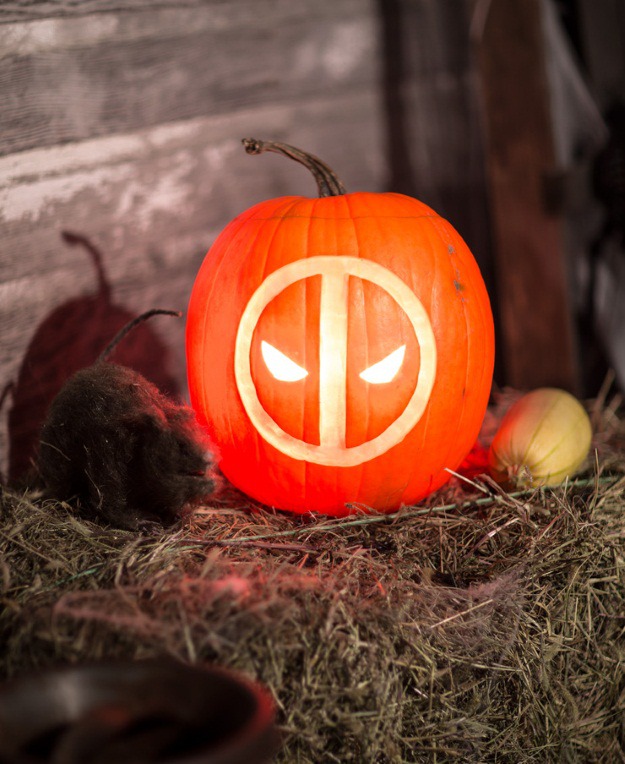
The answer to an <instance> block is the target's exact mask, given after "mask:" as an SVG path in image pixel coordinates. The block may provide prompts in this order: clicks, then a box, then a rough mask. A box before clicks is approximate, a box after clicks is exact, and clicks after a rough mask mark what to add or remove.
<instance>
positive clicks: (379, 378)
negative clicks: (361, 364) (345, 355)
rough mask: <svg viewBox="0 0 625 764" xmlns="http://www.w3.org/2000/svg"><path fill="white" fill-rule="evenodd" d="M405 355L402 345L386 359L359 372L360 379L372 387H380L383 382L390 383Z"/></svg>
mask: <svg viewBox="0 0 625 764" xmlns="http://www.w3.org/2000/svg"><path fill="white" fill-rule="evenodd" d="M405 355H406V346H405V345H402V346H401V347H400V348H397V350H394V351H393V352H392V353H391V354H390V355H387V356H386V358H383V359H382V360H381V361H378V362H377V363H374V364H373V366H369V368H368V369H365V370H364V371H361V372H360V378H361V379H364V380H365V382H371V383H372V384H374V385H380V384H383V383H384V382H390V381H391V380H392V379H393V378H394V377H395V375H396V374H397V372H398V371H399V369H400V368H401V365H402V363H403V362H404V356H405Z"/></svg>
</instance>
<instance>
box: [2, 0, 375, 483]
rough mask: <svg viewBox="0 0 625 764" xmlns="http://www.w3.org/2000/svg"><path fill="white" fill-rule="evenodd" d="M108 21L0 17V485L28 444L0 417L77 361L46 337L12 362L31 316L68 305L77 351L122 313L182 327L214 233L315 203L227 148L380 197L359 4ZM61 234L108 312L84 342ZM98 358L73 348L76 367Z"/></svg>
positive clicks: (207, 8) (181, 372)
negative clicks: (311, 157)
mask: <svg viewBox="0 0 625 764" xmlns="http://www.w3.org/2000/svg"><path fill="white" fill-rule="evenodd" d="M9 5H11V6H12V8H9V7H8V6H9ZM44 6H47V11H48V13H47V12H46V9H45V8H44ZM113 7H114V6H113V4H110V3H109V4H107V3H99V4H98V3H91V4H89V3H87V4H76V5H71V4H67V3H57V4H55V3H44V4H26V3H13V4H7V3H4V4H3V5H2V6H1V7H0V92H2V94H3V103H4V108H3V109H0V122H2V127H1V128H0V247H1V250H0V251H1V255H0V321H1V326H2V333H1V337H0V369H2V382H1V383H0V384H1V386H2V388H4V387H5V386H6V385H7V384H8V383H10V382H14V383H15V382H19V383H20V385H21V386H22V387H23V386H25V385H27V384H29V385H30V387H31V388H32V389H31V390H30V392H29V393H28V394H27V395H26V394H24V393H23V391H20V390H18V391H17V392H18V395H16V394H15V393H14V394H13V396H11V395H9V396H7V397H6V399H5V401H4V405H3V408H2V411H0V415H1V417H2V418H1V422H2V426H1V428H0V449H1V451H2V454H3V460H2V467H1V469H2V470H3V471H5V472H6V471H7V468H8V465H9V462H10V449H11V441H14V442H15V441H16V438H17V435H16V432H15V429H16V428H18V429H19V428H22V429H23V428H24V427H26V429H29V428H31V429H32V423H24V422H23V421H21V422H19V423H16V417H15V416H13V418H11V413H12V409H13V408H15V402H16V399H17V400H18V401H19V402H20V406H21V408H20V411H19V412H18V413H19V414H20V419H23V416H22V415H23V413H24V407H25V405H26V404H25V403H24V400H27V401H29V402H30V403H29V405H30V408H31V409H32V410H35V409H37V407H38V406H39V403H38V402H37V398H38V396H39V395H40V394H41V395H44V394H49V390H47V389H39V388H47V387H48V386H49V384H48V382H47V381H46V379H47V380H48V381H50V382H51V380H52V378H54V380H55V381H56V379H57V377H58V376H59V371H58V369H59V368H60V369H61V370H62V369H63V368H67V369H68V370H69V369H71V368H72V363H73V360H72V359H70V358H67V357H66V358H64V357H63V354H64V353H65V354H69V353H70V352H73V353H75V352H76V344H75V339H74V338H73V337H65V339H64V338H63V336H62V332H63V331H65V332H66V333H67V332H69V333H70V334H71V333H72V329H71V328H68V327H63V326H59V328H58V332H57V334H59V335H60V337H59V342H56V343H53V345H54V348H55V349H56V350H58V351H59V357H58V359H57V360H56V362H55V361H54V359H53V358H50V357H49V356H50V354H51V352H52V350H51V349H50V348H49V349H48V350H47V351H46V352H45V353H43V356H42V355H41V353H39V355H37V354H36V353H35V354H33V353H32V352H29V353H28V354H27V351H29V350H32V348H30V347H29V345H30V343H31V342H32V341H33V339H35V341H37V342H38V341H39V340H40V333H39V334H38V329H39V328H41V327H42V326H44V325H46V324H45V322H46V319H49V318H50V316H53V318H54V320H60V319H59V318H58V316H59V310H60V309H61V308H63V306H72V310H74V309H75V307H76V306H75V303H76V301H77V300H80V299H82V300H83V304H82V305H81V311H82V312H80V311H79V315H80V317H81V321H80V325H76V326H74V328H73V332H74V334H76V335H81V334H87V335H88V334H89V333H91V334H93V335H94V336H93V337H92V339H91V344H93V342H95V339H96V338H97V339H98V340H99V341H102V338H103V337H105V336H107V334H112V333H113V332H114V330H115V329H116V328H117V326H116V322H119V320H121V319H120V316H126V315H128V316H129V315H134V314H136V313H139V312H141V311H142V310H145V309H148V308H151V307H165V308H173V309H181V310H185V308H186V303H187V300H188V295H189V292H190V289H191V286H192V283H193V278H194V274H195V272H196V270H197V268H198V266H199V264H200V262H201V260H202V258H203V256H204V254H205V252H206V250H207V248H208V247H209V245H210V243H211V241H212V240H213V239H214V237H215V235H216V234H217V233H218V231H219V230H220V229H221V228H222V227H223V226H224V225H225V224H226V223H227V222H228V220H230V219H232V218H233V217H234V216H236V215H237V214H238V213H239V212H241V211H242V210H244V209H245V208H246V207H248V206H250V205H251V204H253V203H255V202H257V201H260V200H262V199H265V198H268V197H270V196H276V195H281V194H287V193H303V194H311V195H312V194H314V184H313V182H312V180H311V179H310V178H309V177H307V176H306V173H305V171H304V170H302V169H301V168H298V167H296V166H295V165H290V164H289V163H288V162H281V161H280V160H279V159H277V158H275V157H274V158H267V157H262V158H251V157H248V156H247V155H246V154H245V153H244V151H243V149H242V147H241V145H240V139H241V138H242V137H245V136H248V135H250V134H251V135H257V136H259V137H267V138H272V139H276V140H289V141H291V142H293V143H298V144H300V145H302V146H304V147H306V148H307V149H309V150H311V151H313V152H317V153H319V154H321V155H322V156H323V157H324V158H325V159H326V160H327V161H328V162H330V163H333V164H334V165H335V166H336V167H337V169H338V171H340V172H341V174H342V175H343V177H344V180H345V182H346V183H347V184H348V185H349V186H350V187H353V188H363V189H367V188H368V189H371V190H375V189H377V188H379V187H380V185H381V182H382V170H383V151H382V145H381V144H382V132H381V127H380V118H379V114H380V108H379V98H378V92H377V82H376V76H375V72H376V65H375V62H376V60H377V58H378V53H377V45H378V43H377V35H376V27H375V18H374V15H375V14H374V9H373V7H372V5H371V3H369V2H366V1H365V0H340V1H339V2H333V3H329V2H321V3H319V2H305V3H300V4H297V5H295V4H292V3H287V2H278V3H273V2H255V3H250V2H236V3H222V2H212V3H188V4H187V3H185V4H181V5H179V4H177V3H156V4H152V3H151V4H146V3H143V4H142V3H134V4H133V3H129V4H126V5H125V6H124V10H112V11H111V8H113ZM93 11H102V12H95V13H94V12H93ZM106 11H110V12H106ZM148 11H149V12H148ZM57 13H58V14H60V15H57ZM25 18H28V19H32V20H28V21H24V20H23V19H25ZM2 21H4V22H7V21H9V22H10V23H4V24H3V23H1V22H2ZM3 155H4V156H3ZM63 230H69V231H72V232H74V233H76V234H79V235H80V236H83V237H86V238H87V239H88V240H89V242H90V243H91V244H92V245H93V246H94V247H97V249H98V250H99V251H100V254H101V259H102V268H103V271H104V279H105V282H106V285H107V288H108V289H110V296H109V304H108V306H107V310H108V312H107V310H105V311H104V312H102V311H101V310H100V308H101V305H100V303H98V309H97V310H94V311H93V313H94V314H93V317H92V318H93V323H94V324H100V325H98V326H97V327H96V326H86V325H85V321H86V320H87V317H86V316H85V315H84V311H85V310H86V309H87V308H89V309H93V304H92V303H91V302H89V300H95V299H96V297H97V295H98V294H99V293H100V291H101V290H100V287H99V277H98V273H97V269H96V268H95V267H94V263H93V262H92V258H91V257H90V256H89V254H88V252H87V250H86V249H85V247H82V246H70V245H69V244H67V243H66V242H65V241H63V239H62V237H61V232H62V231H63ZM109 309H110V310H109ZM73 315H75V314H73ZM107 321H109V322H110V329H109V330H108V331H107V327H106V322H107ZM152 332H153V333H154V334H155V335H157V336H160V337H162V339H163V342H164V346H165V347H167V348H168V349H169V350H170V351H171V353H170V357H169V358H168V359H167V360H168V364H169V366H170V370H169V373H170V374H171V375H172V376H173V377H174V379H175V380H176V381H177V383H178V388H179V390H180V391H182V392H184V388H185V361H184V322H183V321H174V320H173V319H169V320H166V319H157V320H156V321H155V322H154V323H153V326H152ZM47 336H49V332H48V335H47ZM63 342H65V348H64V347H63V344H62V343H63ZM59 343H61V346H60V347H59ZM95 352H96V348H94V347H91V346H90V347H89V349H88V351H87V350H85V355H84V358H83V363H84V362H86V359H87V358H88V357H89V354H91V355H93V354H94V353H95ZM25 359H26V362H27V363H29V364H32V363H34V362H36V363H37V364H38V365H40V366H41V365H43V367H44V376H45V377H46V379H42V377H41V374H38V373H36V370H33V369H31V370H30V372H29V370H27V369H24V368H23V364H24V362H25ZM163 361H164V359H155V360H154V364H155V365H158V364H159V363H162V362H163ZM40 371H41V370H40ZM158 373H159V372H158V369H155V370H154V374H153V375H152V376H158ZM29 374H30V376H29ZM28 380H30V381H28ZM55 383H56V382H55Z"/></svg>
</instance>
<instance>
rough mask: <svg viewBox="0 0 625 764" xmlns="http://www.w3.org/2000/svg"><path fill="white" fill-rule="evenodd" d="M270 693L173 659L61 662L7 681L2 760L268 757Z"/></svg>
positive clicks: (131, 763) (244, 760)
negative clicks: (71, 664)
mask: <svg viewBox="0 0 625 764" xmlns="http://www.w3.org/2000/svg"><path fill="white" fill-rule="evenodd" d="M277 745H278V734H277V731H276V727H275V723H274V707H273V703H272V701H271V699H270V697H269V695H268V693H267V692H266V691H265V690H264V689H262V688H261V687H259V686H258V685H256V684H254V683H252V682H249V681H248V680H246V679H243V678H241V677H240V676H238V675H237V674H234V673H233V672H230V671H226V670H224V669H220V668H213V667H196V666H188V665H185V664H181V663H178V662H175V661H172V660H170V659H167V658H165V659H162V660H148V661H115V662H102V663H97V664H89V665H85V666H76V667H69V668H59V669H53V670H47V671H41V672H38V673H30V674H29V675H28V676H25V677H21V678H17V679H14V680H11V681H9V682H7V683H5V684H4V685H0V764H44V762H45V764H113V762H115V764H148V763H149V762H155V763H156V762H158V764H262V763H263V762H268V761H270V759H271V758H272V756H273V754H274V753H275V752H276V749H277Z"/></svg>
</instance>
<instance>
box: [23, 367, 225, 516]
mask: <svg viewBox="0 0 625 764" xmlns="http://www.w3.org/2000/svg"><path fill="white" fill-rule="evenodd" d="M208 449H209V444H208V443H207V440H206V436H205V434H204V432H203V431H202V429H201V428H200V426H199V425H198V424H197V422H196V419H195V415H194V413H193V411H192V410H191V409H190V408H189V407H187V406H184V405H181V404H178V403H175V402H173V401H172V400H171V399H169V398H167V397H166V396H165V395H163V394H162V393H161V392H160V391H159V390H158V389H157V388H156V387H155V386H154V385H153V384H152V383H151V382H149V381H148V380H146V379H145V378H144V377H143V376H142V375H141V374H139V373H138V372H136V371H133V370H132V369H129V368H126V367H124V366H119V365H117V364H114V363H109V362H106V361H99V362H98V363H96V364H94V365H93V366H91V367H89V368H86V369H83V370H81V371H79V372H78V373H76V374H75V375H74V376H73V377H71V378H70V379H69V380H68V381H67V382H66V384H65V386H64V387H63V388H62V390H61V391H60V392H59V394H58V395H57V397H56V398H55V399H54V401H53V403H52V405H51V407H50V410H49V413H48V417H47V420H46V422H45V423H44V426H43V429H42V432H41V443H40V448H39V459H38V468H39V472H40V475H41V477H42V478H43V480H44V482H45V484H46V487H47V490H48V492H49V494H50V495H51V496H53V497H54V498H56V499H60V500H62V501H67V502H71V503H75V504H76V505H77V507H78V509H79V511H80V512H81V514H83V515H84V516H86V517H90V518H92V519H98V520H104V521H105V522H108V523H109V524H111V525H114V526H117V527H123V528H136V527H137V526H138V525H139V524H140V523H141V522H142V521H150V520H160V521H161V522H166V523H167V522H172V521H174V520H175V519H176V518H177V516H178V514H179V512H180V510H181V509H182V508H183V507H184V505H185V504H188V503H192V502H197V501H198V500H200V499H202V498H205V497H207V496H209V495H210V494H211V493H212V492H213V490H214V487H215V486H214V481H213V479H212V477H211V475H210V474H209V466H210V465H209V461H208V459H209V451H208Z"/></svg>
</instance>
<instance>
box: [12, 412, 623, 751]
mask: <svg viewBox="0 0 625 764" xmlns="http://www.w3.org/2000/svg"><path fill="white" fill-rule="evenodd" d="M601 414H602V421H601V423H600V427H599V428H598V431H599V437H598V441H597V445H598V448H599V451H598V453H599V456H598V458H597V460H596V463H595V464H594V465H593V464H591V465H589V468H588V469H587V471H586V472H585V473H584V475H582V477H581V478H580V479H579V480H577V481H576V482H575V483H573V484H570V485H567V486H563V487H561V488H558V489H555V490H536V491H533V492H528V493H524V494H515V495H509V494H506V493H504V492H501V491H497V490H496V489H495V487H494V486H492V485H490V484H488V483H481V482H477V481H475V482H473V483H464V482H461V481H455V483H454V485H452V486H451V487H448V488H447V489H446V490H445V491H444V492H441V493H438V494H437V495H435V496H433V497H432V498H431V501H430V502H429V503H428V506H423V507H419V508H408V509H405V510H402V511H401V512H399V513H397V514H396V515H393V516H390V517H383V516H375V515H374V516H371V515H366V516H355V517H351V518H348V519H343V520H328V519H327V518H323V517H316V518H299V517H294V516H290V515H286V514H282V513H271V512H269V511H267V510H263V509H261V508H257V507H250V506H249V504H248V503H247V502H246V500H245V499H244V498H243V497H240V496H237V494H235V493H232V494H231V495H230V496H227V497H224V499H223V501H222V503H221V504H220V505H217V504H216V505H215V506H211V507H203V508H201V509H198V510H197V511H195V512H194V513H193V514H192V515H191V516H190V517H188V518H186V519H185V520H184V521H183V522H181V523H180V524H179V526H178V527H177V528H175V529H174V530H173V531H167V532H164V531H163V530H162V529H158V528H155V529H154V530H153V531H151V532H148V533H146V532H144V533H142V534H137V533H133V532H126V531H118V530H112V529H108V528H104V527H101V526H98V525H96V524H93V523H89V522H85V521H82V520H80V519H77V518H76V517H75V516H73V515H72V513H71V512H70V511H69V509H68V508H67V507H65V506H63V505H59V504H51V503H43V502H41V501H39V500H37V497H36V496H34V495H16V494H14V493H10V492H7V491H5V492H4V493H3V495H2V504H1V516H0V554H1V557H0V585H1V587H2V605H3V612H2V613H1V615H0V643H1V644H3V645H5V647H4V650H3V651H2V655H1V656H0V672H1V674H2V675H4V676H13V675H16V674H19V673H20V672H21V671H24V670H26V669H30V668H33V667H41V666H48V665H52V664H59V663H62V662H66V661H71V662H74V663H75V662H80V661H84V660H91V659H99V658H105V657H146V656H153V655H160V654H163V653H167V654H169V655H172V656H174V657H176V658H179V659H182V660H184V661H188V662H196V661H212V662H217V663H219V664H220V665H223V666H226V667H231V668H235V669H238V670H242V671H244V672H246V673H247V674H249V675H251V676H253V677H256V678H258V679H259V680H260V681H261V682H263V683H264V684H265V685H266V686H267V687H268V688H269V690H270V691H271V693H272V694H273V696H274V698H275V699H276V703H277V707H278V714H279V722H280V726H281V729H282V730H283V734H284V746H283V750H282V752H281V754H280V755H279V759H278V760H279V761H284V762H315V763H316V762H321V761H323V762H333V761H334V762H349V761H354V762H403V761H410V762H439V763H440V762H448V761H449V762H453V761H458V762H498V763H501V764H504V763H506V762H510V763H512V762H514V764H517V763H518V762H533V761H535V762H541V764H542V763H545V762H606V764H607V763H608V762H610V764H611V763H612V762H618V761H625V730H624V727H623V724H624V720H625V673H624V666H625V457H624V454H625V449H624V447H623V443H625V426H624V425H623V423H622V422H621V421H619V420H618V419H616V418H615V416H614V414H613V412H612V411H611V410H609V409H605V408H604V409H602V412H601ZM238 502H240V504H239V503H238Z"/></svg>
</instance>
